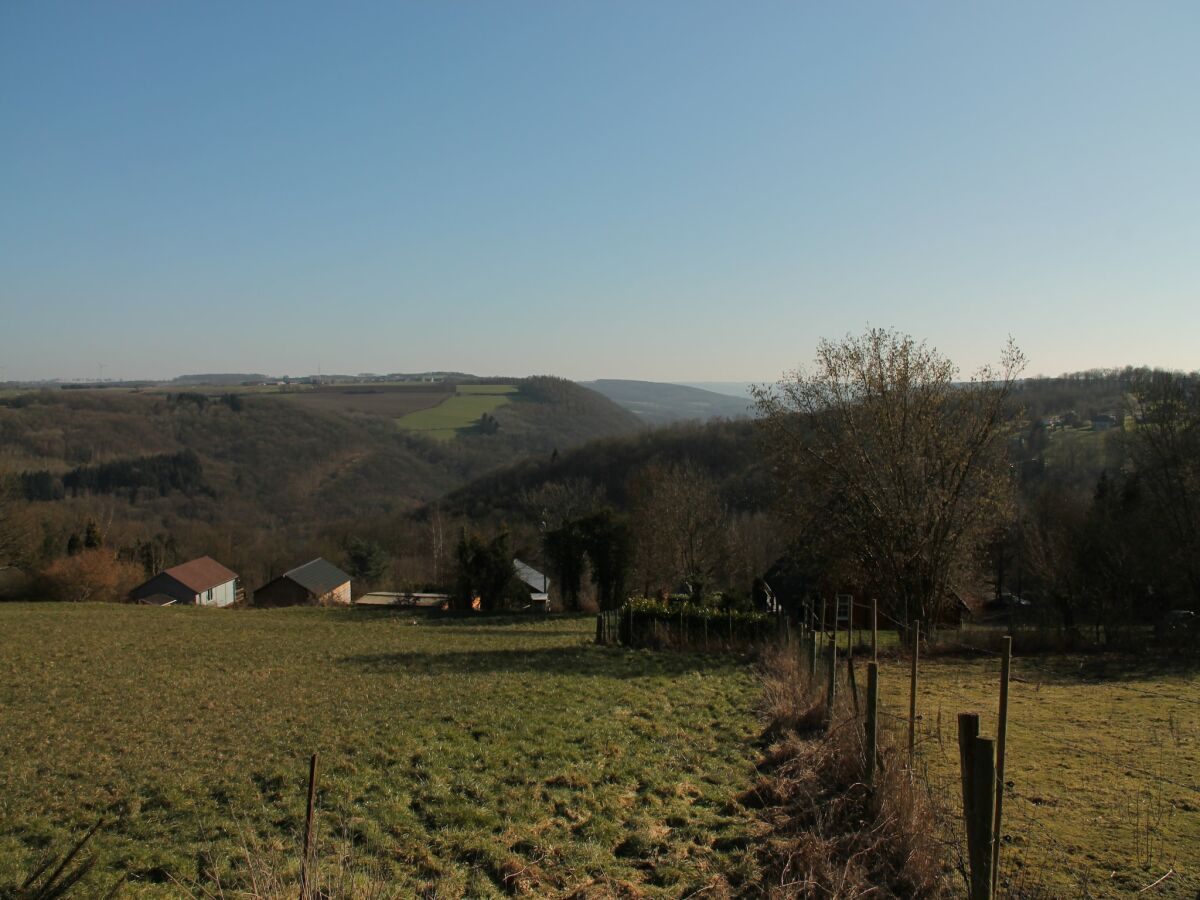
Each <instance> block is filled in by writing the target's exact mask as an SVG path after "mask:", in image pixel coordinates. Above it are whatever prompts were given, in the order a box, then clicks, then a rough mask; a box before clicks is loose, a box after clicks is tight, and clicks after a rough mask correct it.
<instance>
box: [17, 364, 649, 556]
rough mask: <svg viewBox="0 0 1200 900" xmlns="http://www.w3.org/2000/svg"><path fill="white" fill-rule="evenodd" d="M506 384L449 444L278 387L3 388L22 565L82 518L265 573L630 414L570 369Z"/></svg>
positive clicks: (623, 425)
mask: <svg viewBox="0 0 1200 900" xmlns="http://www.w3.org/2000/svg"><path fill="white" fill-rule="evenodd" d="M514 383H515V384H516V385H517V387H518V391H517V393H516V394H514V395H513V397H512V401H511V402H510V403H508V404H507V405H506V406H504V407H503V408H502V409H499V410H497V411H496V413H495V415H494V421H493V423H492V425H491V428H490V429H488V430H486V431H484V430H482V429H480V430H478V431H473V430H469V429H468V430H466V431H465V432H464V433H463V434H462V435H461V436H459V437H458V438H457V439H455V440H453V441H434V440H431V439H429V438H427V437H423V436H421V435H419V434H414V433H412V432H408V431H404V430H402V429H400V428H398V427H397V426H396V422H395V420H394V419H393V418H391V417H388V416H381V415H371V414H365V413H361V412H354V411H352V410H345V411H337V410H336V409H325V408H312V407H305V406H302V405H300V404H295V403H291V402H288V399H287V397H286V396H285V395H269V394H261V395H260V394H255V393H241V394H228V393H225V394H222V393H214V394H213V395H212V396H209V395H207V394H205V393H204V392H202V391H201V392H183V393H169V392H127V391H83V390H76V391H58V390H45V391H30V392H25V393H18V394H14V395H9V396H7V397H4V398H2V399H0V478H3V479H4V482H5V485H4V486H5V489H6V491H7V492H8V494H9V496H10V497H14V498H15V500H16V501H17V502H21V505H22V510H21V515H22V516H23V517H24V519H25V520H27V521H28V523H29V524H30V527H29V528H27V529H25V532H26V533H25V539H24V543H25V546H24V547H23V557H24V561H25V563H26V566H27V567H30V568H36V567H38V566H39V565H41V564H45V563H47V562H49V561H50V560H52V559H54V558H55V557H56V556H58V555H61V554H62V553H65V552H66V548H67V545H68V543H69V542H70V540H71V537H72V535H80V534H82V533H83V531H84V530H85V528H86V526H87V523H88V522H89V521H91V522H94V523H96V527H97V528H98V529H99V530H100V531H102V532H103V533H104V535H105V541H106V543H107V544H108V545H112V546H117V547H130V548H133V547H137V546H140V545H144V544H146V543H147V542H154V541H155V540H156V539H157V540H158V541H159V543H166V542H167V541H168V540H170V542H171V544H172V546H174V547H175V548H177V552H178V553H179V554H180V555H182V556H185V557H186V556H189V555H199V554H204V553H208V554H211V555H214V556H217V557H220V558H221V559H222V560H223V561H225V562H226V564H227V565H230V566H231V567H233V568H235V569H236V570H237V571H239V572H240V573H241V574H242V575H243V576H244V577H246V578H247V579H257V578H263V577H266V576H267V575H269V574H272V573H273V572H274V571H275V570H277V569H278V568H279V566H281V565H284V564H285V563H288V562H289V561H291V563H293V564H294V561H295V559H296V558H297V555H298V554H299V555H303V553H305V552H308V551H309V550H316V549H320V548H324V549H325V552H327V553H331V554H335V553H337V552H340V551H338V550H337V547H336V544H337V543H338V542H340V541H341V540H342V539H343V537H344V536H345V535H346V534H349V533H353V532H355V531H357V530H359V529H360V528H363V529H367V530H369V527H368V523H370V522H372V521H377V520H380V519H384V518H387V517H391V516H395V515H398V514H400V513H402V512H403V511H404V510H406V509H411V508H414V507H416V506H418V505H419V504H421V503H424V502H427V501H430V500H433V499H435V498H437V497H440V496H442V495H443V494H445V493H446V492H447V491H450V490H452V489H454V488H455V487H458V486H460V485H462V484H464V483H466V482H468V481H470V480H471V479H473V478H476V477H479V476H480V475H483V474H484V473H486V472H488V471H490V470H493V469H495V468H498V467H502V466H504V465H507V464H511V463H512V462H514V461H516V460H519V459H522V458H524V457H526V456H528V455H531V454H537V455H545V456H548V455H549V454H551V453H552V452H554V451H555V450H567V449H569V448H571V447H572V446H575V445H578V444H580V443H582V442H585V441H588V440H591V439H594V438H602V437H607V436H612V435H617V434H622V433H628V432H630V431H632V430H635V429H637V428H638V427H639V423H638V422H637V420H636V419H635V418H634V417H633V416H632V414H630V413H628V412H626V411H625V410H622V409H620V408H619V407H617V406H616V405H615V404H613V403H611V402H610V401H608V400H606V399H605V398H603V397H601V396H599V395H598V394H595V393H594V392H592V391H588V390H585V389H583V388H581V387H579V386H578V385H575V384H574V383H572V382H568V381H563V380H561V379H553V378H532V379H526V380H523V381H517V382H514Z"/></svg>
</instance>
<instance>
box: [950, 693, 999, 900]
mask: <svg viewBox="0 0 1200 900" xmlns="http://www.w3.org/2000/svg"><path fill="white" fill-rule="evenodd" d="M958 757H959V767H960V770H961V776H962V791H963V822H964V824H965V826H966V831H967V859H968V861H969V862H970V868H971V873H970V886H971V891H970V898H971V900H991V896H992V825H993V811H994V810H993V807H994V803H995V798H996V742H995V741H993V740H992V739H990V738H982V737H980V736H979V716H978V714H976V713H959V714H958Z"/></svg>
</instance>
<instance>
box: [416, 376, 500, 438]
mask: <svg viewBox="0 0 1200 900" xmlns="http://www.w3.org/2000/svg"><path fill="white" fill-rule="evenodd" d="M516 392H517V388H516V387H515V386H514V385H511V384H460V385H458V390H457V391H456V392H455V393H454V394H453V395H451V396H449V397H447V398H446V399H445V400H443V401H442V402H441V403H439V404H438V405H437V406H434V407H431V408H429V409H423V410H420V411H418V412H413V413H409V414H408V415H406V416H404V417H402V418H401V419H400V420H399V424H400V427H401V428H406V429H408V430H410V431H419V432H421V433H423V434H426V435H428V436H429V437H432V438H436V439H438V440H442V441H448V440H451V439H452V438H454V437H455V436H456V435H457V434H458V433H459V432H460V431H461V430H462V429H464V428H470V427H471V425H473V424H474V423H475V422H477V421H479V417H480V416H482V415H483V414H484V413H490V412H492V411H494V410H495V409H497V408H498V407H501V406H503V405H504V404H506V403H508V402H509V400H510V396H511V395H512V394H515V393H516Z"/></svg>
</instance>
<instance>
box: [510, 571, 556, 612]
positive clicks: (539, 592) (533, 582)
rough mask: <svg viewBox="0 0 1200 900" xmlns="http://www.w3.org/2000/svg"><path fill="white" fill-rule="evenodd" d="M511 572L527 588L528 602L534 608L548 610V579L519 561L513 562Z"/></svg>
mask: <svg viewBox="0 0 1200 900" xmlns="http://www.w3.org/2000/svg"><path fill="white" fill-rule="evenodd" d="M513 571H515V572H516V573H517V578H519V579H521V582H522V583H523V584H524V585H525V586H526V587H528V588H529V601H530V603H531V604H532V605H533V606H534V608H541V609H549V608H550V579H549V578H547V577H546V576H545V575H543V574H542V573H541V572H539V571H538V570H537V569H535V568H533V567H532V566H529V565H526V564H525V563H523V562H521V561H520V560H519V559H514V560H513Z"/></svg>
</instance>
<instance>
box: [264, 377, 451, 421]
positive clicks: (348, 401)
mask: <svg viewBox="0 0 1200 900" xmlns="http://www.w3.org/2000/svg"><path fill="white" fill-rule="evenodd" d="M453 392H454V388H453V385H446V384H411V385H408V384H406V385H386V384H347V385H332V386H327V387H319V388H314V389H311V390H291V391H285V392H280V393H278V394H276V396H278V397H280V398H282V399H284V400H286V401H287V402H289V403H297V404H299V405H301V406H304V407H306V408H307V409H313V410H318V411H321V412H332V413H348V412H349V413H362V414H365V415H373V416H387V417H388V418H400V417H402V416H407V415H410V414H412V413H415V412H418V411H420V410H424V409H429V408H430V407H434V406H437V405H438V404H439V403H442V402H443V401H445V400H446V399H447V398H449V397H452V396H453Z"/></svg>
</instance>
